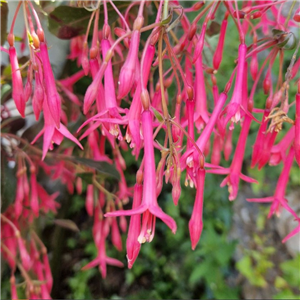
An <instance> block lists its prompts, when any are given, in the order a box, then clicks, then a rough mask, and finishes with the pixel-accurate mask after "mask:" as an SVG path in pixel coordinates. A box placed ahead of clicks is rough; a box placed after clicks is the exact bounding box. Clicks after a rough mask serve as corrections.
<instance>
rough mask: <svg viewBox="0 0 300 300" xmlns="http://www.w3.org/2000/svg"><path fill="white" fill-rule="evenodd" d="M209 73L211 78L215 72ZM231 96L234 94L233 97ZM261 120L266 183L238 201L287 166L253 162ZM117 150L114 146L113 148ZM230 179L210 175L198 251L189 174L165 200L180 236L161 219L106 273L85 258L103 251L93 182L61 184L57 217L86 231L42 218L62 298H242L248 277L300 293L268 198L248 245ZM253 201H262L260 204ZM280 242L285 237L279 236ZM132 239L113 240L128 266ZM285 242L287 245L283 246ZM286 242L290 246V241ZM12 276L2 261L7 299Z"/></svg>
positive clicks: (271, 182) (232, 31)
mask: <svg viewBox="0 0 300 300" xmlns="http://www.w3.org/2000/svg"><path fill="white" fill-rule="evenodd" d="M183 4H184V5H185V6H190V5H192V4H193V2H191V1H183ZM221 7H222V6H221ZM153 11H155V8H153ZM189 16H190V18H191V20H192V19H193V17H194V16H195V13H189ZM154 17H155V16H154V15H152V16H151V15H150V16H149V19H150V20H149V22H151V18H153V19H154ZM222 19H223V13H222V9H219V10H218V13H217V15H216V19H215V21H216V22H218V23H221V20H222ZM255 22H258V21H255ZM176 30H177V32H178V34H180V33H181V29H180V28H177V29H175V31H176ZM227 30H228V34H227V36H226V40H225V49H224V59H223V61H222V63H221V67H220V70H219V72H218V74H217V75H216V77H217V81H218V86H219V88H220V91H221V90H222V87H224V86H225V84H226V82H227V80H228V78H229V77H230V74H231V72H232V70H233V69H234V66H235V63H234V60H235V59H236V57H237V49H238V44H239V39H238V34H237V30H236V28H235V25H234V23H233V21H232V20H231V19H230V18H229V24H228V29H227ZM146 36H147V34H142V37H143V38H146ZM218 37H219V35H218V34H217V35H214V36H211V37H207V42H208V43H209V44H210V46H211V48H212V49H215V47H216V44H217V41H218ZM251 43H252V41H251V37H250V38H249V36H248V40H247V44H251ZM292 54H293V51H286V52H285V63H284V66H285V68H284V70H286V68H287V66H288V64H289V61H290V58H291V55H292ZM204 57H205V60H207V61H208V62H211V61H212V53H211V51H210V50H209V49H207V48H206V49H205V52H204ZM264 57H265V54H261V55H260V56H259V59H260V61H263V59H264ZM277 62H278V61H277ZM166 65H167V63H166ZM276 65H277V66H278V64H276V63H275V64H274V70H273V72H274V75H275V74H278V71H279V69H276ZM76 70H77V66H76V63H75V62H70V61H68V62H67V64H66V67H65V70H64V73H63V75H62V77H65V76H67V75H69V74H72V73H74V72H75V71H76ZM207 79H208V82H209V78H207ZM250 82H252V81H251V79H249V88H250V87H251V84H250ZM89 83H90V81H89V79H83V80H80V81H79V82H78V84H77V85H76V87H75V91H76V93H78V94H81V95H83V94H84V91H85V90H86V88H87V86H88V85H89ZM249 92H250V90H249ZM295 93H296V87H295V86H294V85H291V87H290V97H291V99H290V102H292V101H293V99H294V96H295ZM169 95H170V98H169V99H172V98H173V97H174V96H175V95H176V85H175V83H173V85H172V86H171V87H170V88H169ZM228 98H229V100H230V96H229V97H228ZM208 99H209V104H208V107H209V108H211V107H212V104H213V101H212V95H211V93H210V92H209V91H208ZM265 100H266V96H265V95H264V93H263V90H262V83H261V82H260V83H259V85H258V88H257V91H256V93H255V98H254V101H255V107H257V108H263V107H264V103H265ZM170 102H171V101H170ZM290 117H291V118H293V117H294V110H293V109H291V111H290ZM257 118H261V116H259V115H257ZM239 127H240V126H239V125H237V126H236V128H235V130H234V133H233V144H234V145H236V142H237V140H238V137H239V131H240V128H239ZM258 127H259V125H258V124H256V123H253V124H252V127H251V131H250V134H249V136H248V142H247V149H246V153H245V163H244V172H245V173H246V174H248V175H249V176H252V177H254V178H256V179H258V180H259V184H257V185H252V189H251V190H250V189H249V187H248V188H246V187H245V186H244V185H243V183H242V182H241V188H240V193H239V195H240V196H239V197H238V199H237V200H236V201H241V202H242V205H243V203H244V202H246V201H245V198H246V196H245V193H247V195H248V196H249V193H250V195H251V196H254V195H255V196H265V195H272V194H273V191H274V186H275V184H276V180H277V178H278V176H279V174H280V171H281V168H282V165H279V166H276V167H272V168H271V167H269V166H266V167H265V168H264V169H263V170H260V171H259V170H258V169H257V168H254V169H250V167H249V165H250V160H251V151H252V145H253V143H254V141H255V138H256V133H257V130H258ZM287 128H288V126H285V128H284V130H287ZM109 151H111V150H110V149H108V152H109ZM233 153H234V149H233ZM122 154H123V156H124V159H125V161H126V163H127V170H126V171H125V176H126V179H127V180H128V184H129V186H133V185H134V183H135V171H136V170H137V166H138V165H139V162H136V161H135V160H134V158H133V157H132V155H131V153H130V152H122ZM156 155H157V161H158V160H159V157H160V155H159V153H158V152H157V153H156ZM208 161H209V158H208ZM221 164H222V165H223V166H229V165H230V163H229V162H226V161H225V160H224V159H222V163H221ZM184 177H185V173H183V174H182V178H184ZM222 178H223V176H215V175H212V174H207V177H206V182H205V195H204V199H205V202H204V215H203V217H204V229H203V233H202V237H201V240H200V242H199V244H198V246H197V248H196V249H195V251H192V250H191V244H190V240H189V231H188V221H189V219H190V216H191V212H192V208H193V202H194V196H195V190H194V189H191V188H186V187H185V186H184V181H182V194H181V198H180V200H179V205H178V207H175V206H174V205H173V201H172V198H171V187H170V185H165V186H164V188H163V191H162V193H161V195H160V196H159V199H158V201H159V203H160V205H161V206H162V208H163V210H164V211H165V212H166V213H167V214H169V215H171V216H172V217H173V218H174V219H175V221H176V222H177V225H178V230H177V233H176V235H173V234H172V233H171V232H170V230H169V229H168V228H167V227H166V226H165V225H164V224H162V222H161V221H160V220H158V221H157V225H156V233H155V238H154V240H153V241H152V242H151V243H150V244H143V245H142V247H141V251H140V255H139V257H138V259H137V260H136V262H135V264H134V266H133V269H132V270H128V269H127V268H126V267H125V268H124V269H118V268H115V267H111V266H108V276H107V278H106V279H105V280H103V279H102V278H101V276H100V273H99V271H98V269H97V268H94V269H91V270H87V271H81V268H82V267H83V266H84V265H86V264H87V263H88V262H89V261H91V260H92V259H93V258H94V257H96V247H95V246H94V242H93V238H92V231H91V228H92V223H93V220H92V219H91V218H89V217H88V215H87V213H86V212H85V206H84V205H85V204H84V203H85V191H86V183H84V185H83V194H82V195H68V194H67V191H66V190H65V187H64V186H62V185H60V184H59V182H56V183H54V186H53V187H52V188H53V190H60V191H61V196H60V198H59V201H60V202H61V205H62V206H61V209H60V210H59V213H58V216H56V218H58V219H69V220H72V221H73V222H74V223H75V224H76V225H77V227H78V228H79V232H74V231H70V230H68V229H66V228H62V227H59V226H54V225H53V222H52V220H53V217H52V216H47V217H46V218H45V219H40V220H39V222H40V223H39V224H35V226H36V227H37V228H39V234H40V236H41V238H42V240H43V241H44V242H45V244H46V246H47V248H48V253H49V255H50V261H51V267H52V271H53V277H54V287H53V292H52V297H53V298H55V299H63V298H68V299H98V298H107V299H123V298H126V299H241V298H245V294H244V293H243V284H244V282H247V284H249V285H250V286H251V288H253V289H256V288H260V289H266V288H267V287H268V286H270V285H272V287H273V288H274V289H273V290H272V291H273V292H272V293H271V294H269V297H268V298H273V299H299V297H300V291H299V286H300V274H299V272H300V255H299V254H298V255H297V256H296V257H291V256H289V255H288V254H287V253H285V254H284V255H283V259H282V260H283V261H282V260H280V259H279V260H278V255H275V253H277V252H278V251H279V250H278V247H277V245H276V244H273V245H269V244H268V241H267V239H268V237H267V235H266V234H265V231H264V229H265V227H266V222H270V220H267V219H266V216H267V213H268V206H264V205H260V207H261V208H260V209H259V212H258V214H257V215H256V216H255V219H256V223H254V224H252V226H253V231H252V232H251V231H250V232H245V233H244V234H245V235H244V237H243V238H244V239H250V240H251V243H252V244H253V245H254V246H253V247H249V248H247V247H245V246H244V245H243V244H242V243H241V240H239V239H236V238H234V235H232V230H233V227H234V226H238V224H236V223H235V218H234V214H235V210H234V205H235V204H234V203H233V202H230V201H228V192H227V190H226V188H223V189H221V188H220V187H219V185H220V183H221V180H222ZM290 178H291V179H290V184H289V189H290V190H295V189H296V188H298V187H299V169H298V168H297V167H296V166H294V167H293V169H292V171H291V176H290ZM251 205H253V206H257V204H251ZM129 206H130V204H129ZM129 206H128V207H129ZM248 207H249V206H248ZM273 230H274V228H273ZM277 241H278V242H279V243H280V244H281V242H280V239H279V238H277ZM125 242H126V237H125V236H123V251H122V252H121V253H120V252H118V251H117V250H116V249H114V248H113V246H112V244H111V242H110V241H108V243H107V254H108V256H111V257H116V258H118V259H119V260H121V261H123V262H124V265H125V266H126V265H127V262H126V252H125ZM281 247H283V246H282V245H281ZM237 249H239V252H240V255H237ZM280 249H284V251H286V249H285V248H284V247H283V248H280ZM286 252H287V251H286ZM280 261H281V262H280ZM275 269H276V270H275ZM272 270H273V271H272ZM270 272H271V273H272V272H273V273H272V276H271V279H270V278H269V277H268V276H267V274H270ZM16 277H17V282H19V281H18V279H19V280H20V276H18V274H17V276H16ZM8 278H9V269H8V268H7V266H5V264H4V265H3V264H2V289H1V298H2V299H8V298H10V291H9V290H10V287H9V280H8ZM18 293H19V296H20V298H22V295H23V296H24V297H25V295H24V292H23V289H22V286H20V287H19V288H18ZM257 299H258V298H257Z"/></svg>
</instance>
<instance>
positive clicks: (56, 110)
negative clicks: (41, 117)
mask: <svg viewBox="0 0 300 300" xmlns="http://www.w3.org/2000/svg"><path fill="white" fill-rule="evenodd" d="M40 57H41V60H42V63H43V70H44V87H45V90H46V95H47V97H46V101H47V103H48V105H47V106H48V108H47V109H46V110H47V111H48V112H49V113H50V114H51V117H52V119H53V121H54V124H55V125H56V127H57V128H59V126H60V124H61V123H60V111H61V101H60V96H59V95H58V93H57V90H56V85H55V79H54V76H53V72H52V68H51V64H50V60H49V55H48V49H47V45H46V43H44V42H41V43H40ZM44 110H45V106H44ZM63 130H64V129H63Z"/></svg>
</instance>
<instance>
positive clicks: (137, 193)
mask: <svg viewBox="0 0 300 300" xmlns="http://www.w3.org/2000/svg"><path fill="white" fill-rule="evenodd" d="M139 173H140V175H139ZM141 182H142V173H141V172H140V171H138V174H137V182H136V184H135V186H134V193H133V203H132V209H135V208H137V207H139V206H140V205H141V201H142V195H143V194H142V193H143V186H142V184H141ZM140 230H141V216H140V215H139V214H137V215H132V216H131V218H130V223H129V229H128V234H127V240H126V250H127V260H128V269H131V268H132V266H133V264H134V262H135V260H136V258H137V257H138V255H139V252H140V249H141V244H140V243H139V242H138V236H139V234H140Z"/></svg>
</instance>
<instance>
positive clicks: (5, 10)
mask: <svg viewBox="0 0 300 300" xmlns="http://www.w3.org/2000/svg"><path fill="white" fill-rule="evenodd" d="M0 6H1V45H3V44H4V43H5V41H6V34H7V16H8V5H7V3H6V2H4V1H1V2H0Z"/></svg>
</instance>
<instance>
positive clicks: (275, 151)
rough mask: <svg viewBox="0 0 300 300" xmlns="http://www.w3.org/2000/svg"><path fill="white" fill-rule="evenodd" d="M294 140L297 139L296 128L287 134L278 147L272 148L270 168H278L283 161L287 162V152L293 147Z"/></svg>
mask: <svg viewBox="0 0 300 300" xmlns="http://www.w3.org/2000/svg"><path fill="white" fill-rule="evenodd" d="M294 139H295V129H294V127H292V128H291V129H290V130H289V131H288V132H287V133H286V135H285V136H284V137H283V139H282V140H281V141H280V142H279V143H278V144H277V145H274V146H273V147H272V148H271V153H270V161H269V165H270V166H276V165H278V164H279V163H280V162H281V161H284V160H285V158H286V151H287V149H288V148H289V147H290V146H291V144H292V142H293V141H294ZM295 154H296V153H295ZM295 156H296V155H295Z"/></svg>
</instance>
